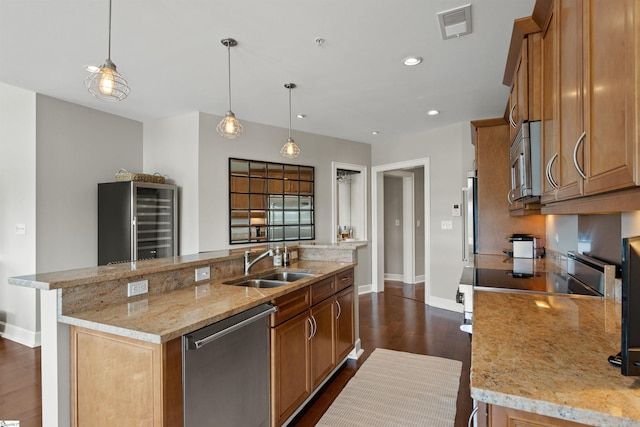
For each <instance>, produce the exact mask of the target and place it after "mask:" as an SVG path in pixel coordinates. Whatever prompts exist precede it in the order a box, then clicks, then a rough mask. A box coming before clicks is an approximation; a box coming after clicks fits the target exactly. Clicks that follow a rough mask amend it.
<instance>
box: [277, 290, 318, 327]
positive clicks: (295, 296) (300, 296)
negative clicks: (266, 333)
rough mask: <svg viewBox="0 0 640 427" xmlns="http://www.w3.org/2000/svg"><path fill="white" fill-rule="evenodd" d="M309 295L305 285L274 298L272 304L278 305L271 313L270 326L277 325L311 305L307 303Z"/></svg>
mask: <svg viewBox="0 0 640 427" xmlns="http://www.w3.org/2000/svg"><path fill="white" fill-rule="evenodd" d="M310 296H311V295H310V291H309V287H308V286H307V287H304V288H302V289H298V290H297V291H293V292H291V293H290V294H287V295H283V296H281V297H279V298H276V299H275V302H274V304H275V305H276V306H277V307H278V311H276V312H275V313H273V314H272V315H271V327H273V326H276V325H279V324H280V323H282V322H284V321H285V320H288V319H291V318H292V317H293V316H295V315H297V314H299V313H302V312H303V311H304V310H306V309H308V308H309V307H310V306H311V304H310V303H309V302H310V300H311V298H310Z"/></svg>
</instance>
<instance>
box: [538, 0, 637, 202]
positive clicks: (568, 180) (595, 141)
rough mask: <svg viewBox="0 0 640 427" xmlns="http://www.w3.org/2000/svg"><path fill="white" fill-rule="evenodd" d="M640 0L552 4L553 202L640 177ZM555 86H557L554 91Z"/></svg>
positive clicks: (548, 46) (549, 113)
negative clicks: (639, 150)
mask: <svg viewBox="0 0 640 427" xmlns="http://www.w3.org/2000/svg"><path fill="white" fill-rule="evenodd" d="M638 3H639V2H638V0H616V1H614V2H611V1H606V0H584V1H583V0H556V1H555V2H554V4H553V6H552V9H551V11H550V15H551V19H550V20H549V28H548V29H547V31H546V34H545V38H544V41H543V63H544V62H545V61H546V62H547V63H548V62H551V63H552V64H553V65H550V68H548V69H547V65H548V64H547V65H544V67H545V71H544V73H543V75H544V76H545V77H544V78H543V91H544V96H543V99H544V102H543V105H544V106H543V117H544V119H543V120H545V121H547V122H546V123H547V125H548V126H545V125H543V138H544V141H543V142H544V144H543V145H544V148H543V159H544V161H543V165H544V166H546V167H545V172H546V173H545V174H546V176H547V182H546V183H545V184H546V186H545V187H544V188H545V190H546V192H545V195H544V197H543V200H544V201H546V202H552V201H560V200H567V199H573V198H577V197H581V196H590V195H596V194H600V193H604V192H609V191H613V190H621V189H625V188H629V187H634V186H636V185H638V183H639V180H638V171H637V169H638V160H637V156H638V115H637V114H638V102H639V101H638V99H639V95H640V91H639V89H638V88H639V86H640V84H639V80H638V73H637V70H638V68H639V67H638V61H639V60H638V58H637V56H636V53H635V51H636V48H637V47H638V46H640V42H639V37H638V33H639V32H640V25H639V23H638V18H639V17H640V7H639V6H638ZM634 7H635V8H636V9H638V11H637V12H634ZM547 39H548V40H547ZM554 50H555V52H554ZM554 70H555V75H556V76H557V77H556V78H557V80H556V81H555V82H553V81H551V80H552V75H553V71H554ZM547 73H550V74H549V75H547ZM549 86H551V87H554V86H555V88H554V89H550V90H551V92H548V91H547V89H546V88H549ZM554 98H555V99H554ZM548 139H551V140H552V141H553V143H551V142H550V141H548ZM552 146H553V148H551V147H552ZM554 184H555V186H554ZM550 187H554V188H553V190H551V188H550ZM555 187H557V188H555Z"/></svg>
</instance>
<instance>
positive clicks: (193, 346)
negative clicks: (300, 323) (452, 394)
mask: <svg viewBox="0 0 640 427" xmlns="http://www.w3.org/2000/svg"><path fill="white" fill-rule="evenodd" d="M276 311H278V308H277V307H274V306H270V307H269V308H267V309H266V310H264V311H261V312H259V313H258V314H256V315H253V316H251V317H249V318H247V319H244V320H242V321H240V322H238V323H234V324H232V325H231V326H229V327H227V328H225V329H222V330H221V331H218V332H215V333H213V334H211V335H209V336H206V337H204V338H200V339H198V340H194V341H192V340H189V342H188V346H187V349H188V350H198V349H200V348H202V347H204V346H205V345H207V344H209V343H211V342H213V341H215V340H217V339H219V338H222V337H223V336H225V335H227V334H230V333H232V332H234V331H237V330H238V329H240V328H242V327H244V326H246V325H248V324H250V323H253V322H255V321H256V320H259V319H262V318H263V317H266V316H269V315H270V314H271V313H275V312H276Z"/></svg>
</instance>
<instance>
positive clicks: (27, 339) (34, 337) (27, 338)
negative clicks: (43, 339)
mask: <svg viewBox="0 0 640 427" xmlns="http://www.w3.org/2000/svg"><path fill="white" fill-rule="evenodd" d="M0 331H3V332H2V334H0V335H1V336H2V338H5V339H8V340H11V341H14V342H17V343H18V344H22V345H26V346H27V347H31V348H35V347H40V332H33V331H29V330H27V329H24V328H20V327H18V326H15V325H12V324H9V323H3V322H0Z"/></svg>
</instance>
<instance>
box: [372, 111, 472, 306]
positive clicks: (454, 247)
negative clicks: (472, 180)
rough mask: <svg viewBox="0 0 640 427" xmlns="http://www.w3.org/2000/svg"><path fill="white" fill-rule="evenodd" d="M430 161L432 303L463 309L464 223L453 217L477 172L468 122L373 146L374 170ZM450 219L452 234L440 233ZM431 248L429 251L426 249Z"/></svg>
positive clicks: (428, 179)
mask: <svg viewBox="0 0 640 427" xmlns="http://www.w3.org/2000/svg"><path fill="white" fill-rule="evenodd" d="M424 157H428V158H429V159H430V175H429V176H428V177H425V180H426V181H428V182H429V183H430V189H431V208H430V209H431V210H430V215H431V222H430V224H428V225H427V224H425V226H428V227H429V230H428V232H429V233H430V237H431V245H430V248H429V249H430V254H431V259H430V261H431V271H430V272H428V271H427V272H425V276H427V277H426V278H427V280H428V277H429V276H430V278H431V282H430V283H429V286H430V291H431V294H430V296H431V298H430V301H431V303H432V304H433V305H438V306H441V307H443V308H448V309H453V310H459V307H458V305H457V304H456V303H455V302H454V301H455V293H456V289H457V287H458V281H459V279H460V272H461V271H462V267H463V266H464V263H463V262H462V260H461V250H462V249H461V245H462V221H461V218H460V217H452V216H451V206H452V204H454V203H458V204H459V203H461V198H462V197H461V188H462V187H463V186H464V185H465V181H466V172H467V170H469V169H473V167H474V166H473V158H474V151H473V145H472V144H471V130H470V126H469V123H468V122H463V123H457V124H454V125H450V126H446V127H443V128H440V129H436V130H434V131H431V132H424V133H420V134H416V135H414V136H412V137H407V138H404V139H401V140H397V141H395V140H394V141H383V142H382V143H380V144H376V145H373V146H372V151H371V164H372V166H382V165H386V164H392V163H396V162H403V161H409V160H413V159H418V158H424ZM442 220H451V221H452V222H453V230H441V229H440V222H441V221H442ZM425 250H426V249H425Z"/></svg>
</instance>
